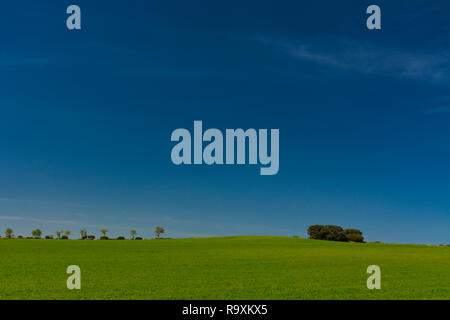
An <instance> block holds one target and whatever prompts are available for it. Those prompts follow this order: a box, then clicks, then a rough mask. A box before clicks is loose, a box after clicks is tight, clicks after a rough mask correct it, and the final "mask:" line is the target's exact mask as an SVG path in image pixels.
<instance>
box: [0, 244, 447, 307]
mask: <svg viewBox="0 0 450 320" xmlns="http://www.w3.org/2000/svg"><path fill="white" fill-rule="evenodd" d="M69 265H78V266H79V267H80V268H81V290H68V289H67V287H66V280H67V277H68V276H69V275H68V274H66V268H67V267H68V266H69ZM369 265H378V266H380V268H381V290H369V289H367V286H366V280H367V277H368V276H369V275H368V274H366V269H367V267H368V266H369ZM449 298H450V247H438V246H419V245H394V244H357V243H338V242H328V241H317V240H304V239H295V238H285V237H226V238H198V239H173V240H142V241H130V240H127V241H117V240H115V241H113V240H107V241H78V240H73V241H68V240H15V239H14V240H6V239H4V240H0V299H449Z"/></svg>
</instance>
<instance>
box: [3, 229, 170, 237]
mask: <svg viewBox="0 0 450 320" xmlns="http://www.w3.org/2000/svg"><path fill="white" fill-rule="evenodd" d="M100 232H101V233H102V234H103V236H102V237H100V239H101V240H107V239H108V237H107V236H106V234H107V233H108V229H101V230H100ZM154 232H155V235H156V238H157V239H159V238H160V236H161V235H162V234H163V233H165V232H166V230H165V229H164V228H163V227H160V226H157V227H156V229H155V231H154ZM70 233H71V232H70V230H65V231H64V230H58V231H56V232H55V235H56V237H57V239H69V235H70ZM136 234H137V231H136V230H134V229H133V230H130V237H131V239H132V240H135V239H142V238H140V237H136ZM31 235H32V236H33V238H36V239H40V238H41V237H42V230H40V229H35V230H33V231H31ZM80 235H81V239H82V240H87V239H90V240H93V239H95V236H93V235H88V232H87V230H86V229H82V230H81V231H80ZM5 237H6V238H8V239H11V238H14V230H13V229H11V228H6V230H5ZM18 238H22V236H19V237H18ZM45 238H46V239H53V235H47V236H45ZM118 239H125V238H124V237H118Z"/></svg>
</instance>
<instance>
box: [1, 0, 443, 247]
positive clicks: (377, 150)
mask: <svg viewBox="0 0 450 320" xmlns="http://www.w3.org/2000/svg"><path fill="white" fill-rule="evenodd" d="M70 4H78V5H79V6H80V7H81V10H82V30H81V31H69V30H67V29H66V27H65V20H66V17H67V15H66V13H65V11H66V8H67V6H68V5H70ZM370 4H378V5H379V6H380V7H381V9H382V30H380V31H369V30H367V28H366V27H365V21H366V18H367V15H366V14H365V10H366V8H367V6H368V5H370ZM0 16H1V18H0V39H1V47H0V48H1V49H0V71H1V72H0V111H1V116H0V232H3V231H4V229H5V228H6V227H12V228H14V230H15V233H16V234H17V235H18V234H22V235H29V234H30V232H31V230H32V229H34V228H37V227H39V228H41V229H42V230H43V231H44V234H50V233H54V232H55V231H56V230H58V229H70V230H71V231H72V234H74V235H78V231H79V230H80V229H81V228H83V227H84V228H86V229H87V230H88V231H89V233H92V234H97V235H98V234H99V230H100V229H101V228H102V227H106V228H107V229H109V230H110V235H111V236H116V235H127V234H128V231H129V230H130V229H131V228H135V229H137V231H138V233H139V234H140V235H141V236H144V237H150V236H151V234H152V231H153V230H154V227H155V226H156V225H162V226H164V227H166V229H167V231H168V233H167V236H171V237H188V236H220V235H243V234H245V235H253V234H258V235H260V234H264V235H266V234H267V235H287V236H291V235H294V234H298V235H300V236H306V228H307V227H308V225H311V224H338V225H342V226H344V227H353V228H359V229H361V230H362V231H363V232H364V234H365V236H366V238H367V240H370V241H375V240H380V241H385V242H400V243H434V244H439V243H450V232H449V231H450V168H449V163H450V125H449V124H450V90H449V89H450V3H449V2H448V1H308V2H303V1H261V0H259V1H220V2H218V1H194V2H192V1H171V0H164V1H138V0H133V1H125V0H121V1H111V0H109V1H100V0H97V1H86V0H74V1H57V2H56V1H31V0H23V1H20V2H19V1H12V0H7V1H3V2H2V5H1V6H0ZM194 120H203V125H204V127H205V128H211V127H213V128H219V129H222V130H225V129H226V128H244V129H247V128H267V129H271V128H279V129H280V171H279V174H278V175H276V176H260V175H259V166H211V167H208V166H175V165H173V164H172V162H171V160H170V150H171V148H172V146H173V143H171V142H170V134H171V132H172V131H173V130H174V129H176V128H181V127H184V128H188V129H190V130H192V127H193V121H194Z"/></svg>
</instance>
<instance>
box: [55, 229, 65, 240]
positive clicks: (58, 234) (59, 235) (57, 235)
mask: <svg viewBox="0 0 450 320" xmlns="http://www.w3.org/2000/svg"><path fill="white" fill-rule="evenodd" d="M63 232H64V230H58V231H56V232H55V234H56V237H57V238H58V239H61V234H62V233H63Z"/></svg>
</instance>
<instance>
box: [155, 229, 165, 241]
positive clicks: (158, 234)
mask: <svg viewBox="0 0 450 320" xmlns="http://www.w3.org/2000/svg"><path fill="white" fill-rule="evenodd" d="M165 231H166V230H164V228H163V227H160V226H157V227H156V229H155V234H156V237H157V238H158V239H159V236H160V235H161V234H163V233H164V232H165Z"/></svg>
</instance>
